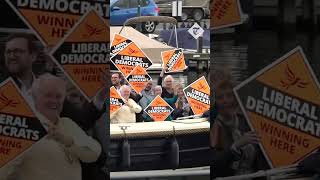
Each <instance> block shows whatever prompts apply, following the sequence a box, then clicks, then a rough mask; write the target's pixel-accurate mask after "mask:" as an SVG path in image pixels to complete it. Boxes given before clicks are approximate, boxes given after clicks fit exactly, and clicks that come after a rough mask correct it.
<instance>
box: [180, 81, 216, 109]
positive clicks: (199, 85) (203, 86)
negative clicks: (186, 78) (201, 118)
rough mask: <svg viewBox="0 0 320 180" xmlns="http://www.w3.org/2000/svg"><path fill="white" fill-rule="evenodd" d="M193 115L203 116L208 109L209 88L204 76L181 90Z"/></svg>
mask: <svg viewBox="0 0 320 180" xmlns="http://www.w3.org/2000/svg"><path fill="white" fill-rule="evenodd" d="M183 92H184V95H185V96H186V98H187V100H188V102H189V104H190V106H191V109H192V111H193V113H194V114H195V115H200V114H203V113H204V112H205V111H207V110H209V108H210V86H209V84H208V82H207V80H206V78H205V77H204V76H202V77H201V78H199V79H198V80H196V81H195V82H193V83H192V84H190V85H189V86H187V87H186V88H184V89H183Z"/></svg>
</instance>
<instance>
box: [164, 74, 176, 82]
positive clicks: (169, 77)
mask: <svg viewBox="0 0 320 180" xmlns="http://www.w3.org/2000/svg"><path fill="white" fill-rule="evenodd" d="M168 79H171V80H172V81H174V79H173V77H172V76H171V75H168V76H166V77H165V78H164V81H167V80H168Z"/></svg>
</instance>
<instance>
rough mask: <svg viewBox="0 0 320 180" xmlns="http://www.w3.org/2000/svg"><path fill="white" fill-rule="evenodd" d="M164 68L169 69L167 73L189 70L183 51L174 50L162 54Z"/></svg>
mask: <svg viewBox="0 0 320 180" xmlns="http://www.w3.org/2000/svg"><path fill="white" fill-rule="evenodd" d="M161 57H162V63H163V67H165V66H166V67H167V70H166V72H165V73H169V72H181V71H183V70H185V69H186V68H187V66H186V62H185V59H184V55H183V50H182V49H174V50H169V51H163V52H161Z"/></svg>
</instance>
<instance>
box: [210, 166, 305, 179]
mask: <svg viewBox="0 0 320 180" xmlns="http://www.w3.org/2000/svg"><path fill="white" fill-rule="evenodd" d="M301 176H303V177H301ZM261 177H265V178H267V179H268V180H280V179H281V180H284V179H292V180H293V179H297V178H299V179H300V178H303V179H304V180H307V179H309V178H308V177H305V176H304V175H301V174H299V170H298V168H297V167H296V166H295V165H293V166H288V167H281V168H273V169H269V170H260V171H258V172H255V173H251V174H243V175H237V176H229V177H220V178H216V180H247V179H254V178H261ZM300 180H302V179H300Z"/></svg>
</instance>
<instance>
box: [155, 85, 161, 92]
mask: <svg viewBox="0 0 320 180" xmlns="http://www.w3.org/2000/svg"><path fill="white" fill-rule="evenodd" d="M157 88H159V89H160V90H161V92H162V87H161V86H160V85H156V86H155V87H154V88H153V90H155V89H157Z"/></svg>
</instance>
